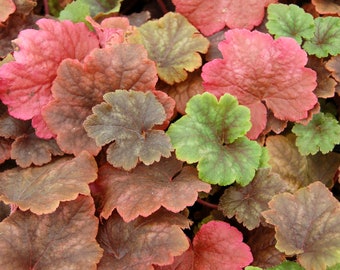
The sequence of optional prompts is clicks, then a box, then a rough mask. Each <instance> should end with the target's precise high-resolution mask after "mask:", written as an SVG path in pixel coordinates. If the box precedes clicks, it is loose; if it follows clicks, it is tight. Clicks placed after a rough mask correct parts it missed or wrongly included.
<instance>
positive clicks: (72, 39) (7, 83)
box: [0, 19, 98, 139]
mask: <svg viewBox="0 0 340 270" xmlns="http://www.w3.org/2000/svg"><path fill="white" fill-rule="evenodd" d="M37 25H38V26H39V28H40V30H34V29H26V30H23V31H21V32H20V34H19V37H18V38H17V39H16V40H15V41H14V42H15V44H16V46H18V47H19V49H20V50H18V51H15V52H14V57H15V60H16V61H13V62H10V63H7V64H5V65H3V66H1V68H0V77H1V79H2V83H1V84H0V98H1V100H2V102H3V103H4V104H6V105H7V106H8V109H9V114H10V115H12V116H13V117H15V118H19V119H23V120H28V119H32V118H33V126H34V127H35V128H36V133H37V136H39V137H42V138H46V139H48V138H51V137H52V135H53V134H52V133H51V132H50V131H46V130H45V125H44V122H39V121H36V122H35V118H41V110H42V107H44V106H45V105H46V104H48V103H49V102H50V101H51V100H52V94H51V87H52V82H53V80H54V79H55V77H56V75H57V68H58V66H59V64H60V63H61V62H62V61H63V60H64V59H66V58H76V59H79V60H82V59H83V58H84V57H85V56H86V55H87V54H88V53H89V52H90V51H91V50H92V49H94V48H96V47H98V40H97V38H96V37H95V35H94V34H93V33H91V32H90V31H89V30H88V29H87V27H86V26H85V25H84V24H83V23H78V24H73V23H71V22H70V21H63V22H58V21H55V20H52V19H40V20H39V21H37ZM56 36H57V37H58V38H56ZM42 63H43V64H42ZM34 123H37V125H35V124H34Z"/></svg>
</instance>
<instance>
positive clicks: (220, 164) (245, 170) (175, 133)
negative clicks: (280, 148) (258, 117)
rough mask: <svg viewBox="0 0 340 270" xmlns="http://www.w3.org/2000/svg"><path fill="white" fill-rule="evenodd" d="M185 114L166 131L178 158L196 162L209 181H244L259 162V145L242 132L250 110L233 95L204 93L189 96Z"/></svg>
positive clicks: (205, 179) (223, 183)
mask: <svg viewBox="0 0 340 270" xmlns="http://www.w3.org/2000/svg"><path fill="white" fill-rule="evenodd" d="M186 113H187V115H185V116H183V117H182V118H181V119H179V120H178V121H176V122H175V123H173V124H171V126H170V128H169V130H168V132H167V134H168V135H169V136H170V138H171V142H172V144H173V146H174V148H175V149H176V155H177V157H178V158H179V159H180V160H184V161H186V162H188V163H195V162H198V166H197V169H198V171H199V177H200V178H201V179H202V180H203V181H205V182H208V183H210V184H219V185H229V184H232V183H233V182H235V181H236V182H238V183H239V184H241V185H242V186H245V185H247V184H248V183H249V182H250V181H251V180H252V179H253V177H254V175H255V170H256V169H257V168H258V167H259V165H260V159H261V155H262V148H261V146H260V145H259V144H258V143H257V142H255V141H250V140H249V139H248V138H247V137H246V136H245V134H246V133H247V131H248V130H249V129H250V127H251V124H250V111H249V109H248V108H247V107H245V106H241V105H239V104H238V102H237V99H236V98H235V97H233V96H232V95H229V94H225V95H224V96H222V97H221V98H220V101H219V102H218V100H217V98H216V97H215V96H214V95H212V94H210V93H204V94H202V95H196V96H194V97H193V98H191V99H190V101H189V102H188V104H187V108H186Z"/></svg>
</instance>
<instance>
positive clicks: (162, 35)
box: [136, 12, 209, 84]
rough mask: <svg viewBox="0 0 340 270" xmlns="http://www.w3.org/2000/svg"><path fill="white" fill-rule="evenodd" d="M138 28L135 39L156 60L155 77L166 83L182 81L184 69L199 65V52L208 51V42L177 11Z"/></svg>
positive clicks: (185, 76)
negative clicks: (137, 35) (138, 33)
mask: <svg viewBox="0 0 340 270" xmlns="http://www.w3.org/2000/svg"><path fill="white" fill-rule="evenodd" d="M138 30H139V32H140V36H139V38H137V39H136V41H137V42H139V43H141V44H143V45H144V46H145V48H146V50H147V51H148V55H149V58H150V59H151V60H154V61H155V62H156V65H157V72H158V76H159V77H160V78H161V79H162V80H163V81H165V82H167V83H168V84H174V83H175V82H176V83H178V82H182V81H184V80H185V79H186V78H187V76H188V74H187V71H190V72H191V71H194V70H195V69H197V68H199V67H200V66H201V65H202V58H201V56H200V55H199V53H206V52H207V51H208V47H209V41H208V40H207V39H206V38H205V37H203V36H202V35H201V34H200V33H199V32H198V31H197V29H196V28H195V27H193V26H192V25H191V24H190V23H189V22H188V21H187V19H186V18H185V17H184V16H182V15H180V14H177V13H173V12H168V13H167V14H165V15H164V17H162V18H160V19H159V20H156V21H149V22H146V23H144V24H143V25H142V26H140V27H139V28H138Z"/></svg>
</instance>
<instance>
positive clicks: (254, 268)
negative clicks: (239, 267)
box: [244, 266, 263, 270]
mask: <svg viewBox="0 0 340 270" xmlns="http://www.w3.org/2000/svg"><path fill="white" fill-rule="evenodd" d="M262 269H263V268H261V267H257V266H247V267H246V268H244V270H262Z"/></svg>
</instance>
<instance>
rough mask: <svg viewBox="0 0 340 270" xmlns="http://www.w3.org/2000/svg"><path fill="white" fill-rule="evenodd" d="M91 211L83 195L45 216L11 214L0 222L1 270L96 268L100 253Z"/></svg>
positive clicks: (95, 221) (21, 213)
mask: <svg viewBox="0 0 340 270" xmlns="http://www.w3.org/2000/svg"><path fill="white" fill-rule="evenodd" d="M94 211H95V209H94V203H93V200H92V199H91V197H85V196H79V197H78V198H77V199H76V200H74V201H71V202H64V203H61V204H60V206H59V208H58V209H57V210H56V211H55V212H53V213H51V214H48V215H36V214H33V213H31V212H30V211H26V212H22V211H20V210H17V211H15V212H14V213H12V214H11V215H10V216H9V217H8V218H6V219H5V220H3V221H2V222H1V223H0V264H1V269H49V270H60V269H96V264H97V263H98V262H99V260H100V258H101V256H102V253H103V251H102V249H101V248H100V247H99V245H98V243H97V242H96V233H97V230H98V219H97V218H96V217H95V216H94Z"/></svg>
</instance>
